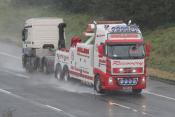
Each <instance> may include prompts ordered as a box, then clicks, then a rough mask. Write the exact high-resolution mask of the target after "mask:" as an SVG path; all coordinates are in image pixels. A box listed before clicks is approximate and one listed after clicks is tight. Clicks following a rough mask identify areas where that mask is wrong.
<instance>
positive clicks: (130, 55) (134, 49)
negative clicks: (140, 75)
mask: <svg viewBox="0 0 175 117" xmlns="http://www.w3.org/2000/svg"><path fill="white" fill-rule="evenodd" d="M106 55H107V56H108V57H109V58H112V59H141V58H144V56H145V50H144V45H143V44H140V43H139V44H118V45H107V46H106Z"/></svg>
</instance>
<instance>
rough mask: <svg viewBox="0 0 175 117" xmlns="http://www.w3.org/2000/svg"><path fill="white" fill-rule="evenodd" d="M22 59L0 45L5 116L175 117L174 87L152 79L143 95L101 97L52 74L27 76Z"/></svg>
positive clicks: (0, 102)
mask: <svg viewBox="0 0 175 117" xmlns="http://www.w3.org/2000/svg"><path fill="white" fill-rule="evenodd" d="M4 48H7V49H5V50H4ZM20 57H21V49H20V48H19V47H17V46H15V45H13V44H8V43H4V42H3V43H0V64H1V66H0V112H1V113H2V114H3V113H4V112H6V110H10V109H12V110H13V109H15V111H14V112H13V113H14V115H13V116H14V117H24V116H25V117H26V116H30V117H31V116H37V117H38V116H39V117H40V116H42V117H43V116H44V117H45V116H46V117H48V116H53V117H54V116H60V117H64V116H66V117H71V116H75V117H116V116H118V117H126V116H130V117H132V116H133V117H140V116H144V117H164V116H166V117H174V110H175V99H174V98H175V90H174V89H175V86H174V85H169V84H166V83H162V82H159V81H154V80H149V82H148V88H147V90H146V91H144V93H143V94H142V95H137V96H135V95H132V94H131V93H129V92H121V91H120V92H115V93H107V94H106V95H98V94H96V93H95V92H94V91H93V89H92V88H90V87H87V86H84V85H81V84H80V83H79V82H70V83H64V82H61V83H58V81H57V80H55V79H54V77H53V75H44V74H41V73H33V74H29V73H26V72H25V71H24V70H23V69H22V66H21V58H20ZM0 115H1V114H0Z"/></svg>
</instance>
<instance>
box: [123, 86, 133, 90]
mask: <svg viewBox="0 0 175 117" xmlns="http://www.w3.org/2000/svg"><path fill="white" fill-rule="evenodd" d="M130 89H132V86H124V87H123V90H130Z"/></svg>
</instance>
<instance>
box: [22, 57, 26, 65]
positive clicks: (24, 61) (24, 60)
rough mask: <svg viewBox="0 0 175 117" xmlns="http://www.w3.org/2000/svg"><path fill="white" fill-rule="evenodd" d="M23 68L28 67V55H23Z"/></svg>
mask: <svg viewBox="0 0 175 117" xmlns="http://www.w3.org/2000/svg"><path fill="white" fill-rule="evenodd" d="M22 66H23V68H25V67H26V55H22Z"/></svg>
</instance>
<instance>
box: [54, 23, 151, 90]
mask: <svg viewBox="0 0 175 117" xmlns="http://www.w3.org/2000/svg"><path fill="white" fill-rule="evenodd" d="M84 34H85V36H86V38H87V40H86V42H84V43H83V42H81V39H80V38H78V37H73V38H72V40H71V47H70V48H69V49H64V50H57V51H56V56H55V67H54V68H55V77H56V78H57V79H59V80H65V81H68V80H69V79H70V78H75V79H78V80H81V81H82V82H84V83H87V84H91V85H94V89H95V90H96V91H97V92H98V93H102V92H104V91H105V90H121V89H132V92H133V93H141V91H142V89H145V88H146V79H147V70H146V68H147V67H146V60H147V58H148V57H149V52H150V46H149V44H145V43H144V39H143V37H142V33H141V31H140V29H139V28H138V26H137V25H135V24H132V25H131V24H126V23H124V22H122V21H94V22H93V23H91V24H89V25H88V28H87V30H86V32H85V33H84Z"/></svg>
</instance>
